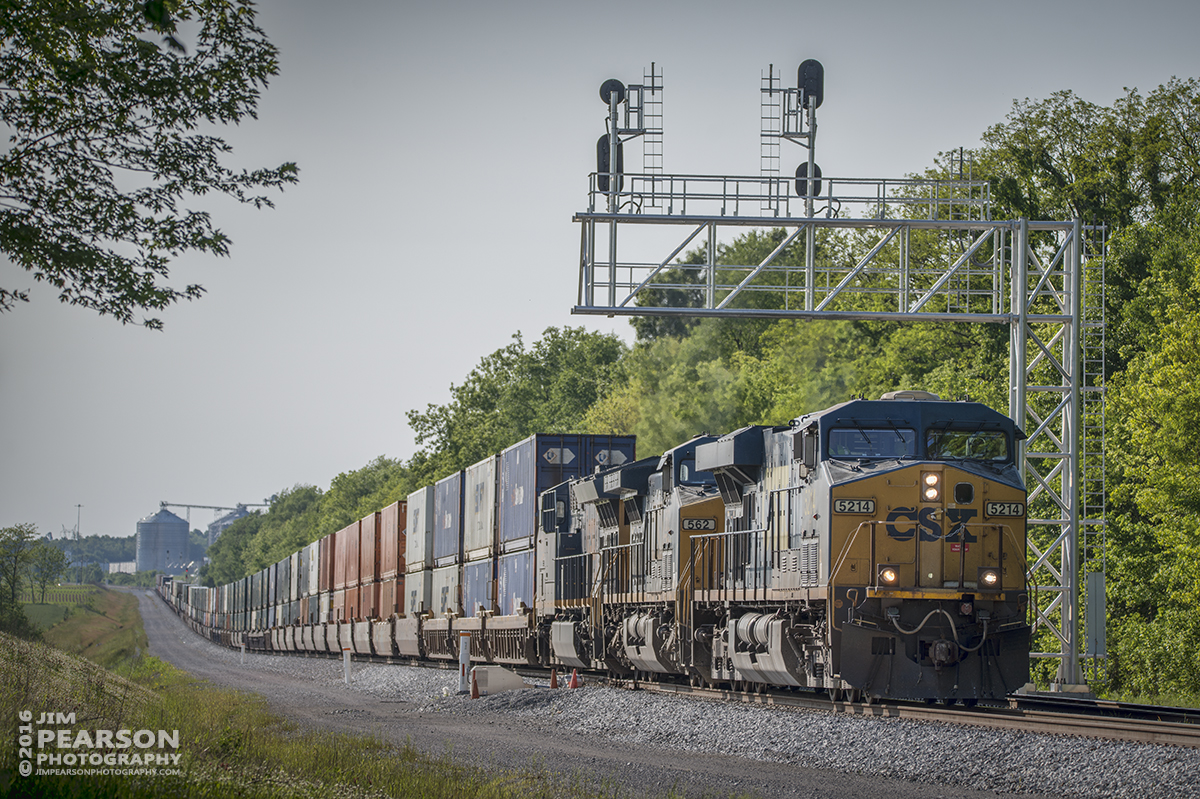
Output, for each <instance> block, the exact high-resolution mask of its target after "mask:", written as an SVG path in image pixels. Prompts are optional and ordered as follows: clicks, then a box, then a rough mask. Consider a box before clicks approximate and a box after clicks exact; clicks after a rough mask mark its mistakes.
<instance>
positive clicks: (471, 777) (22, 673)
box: [0, 592, 678, 799]
mask: <svg viewBox="0 0 1200 799" xmlns="http://www.w3.org/2000/svg"><path fill="white" fill-rule="evenodd" d="M105 594H112V595H114V596H105ZM124 598H128V599H132V600H133V602H134V604H133V611H132V613H133V617H134V618H133V619H132V620H131V619H130V617H129V615H128V614H129V606H128V605H127V604H126V603H125V602H124V601H123V599H124ZM45 637H46V639H47V640H51V641H65V642H67V643H69V644H70V645H71V646H72V647H73V648H74V649H75V650H76V651H78V652H80V653H82V654H83V655H84V656H86V658H87V659H85V658H84V657H79V656H76V655H72V654H69V653H67V652H63V651H60V650H56V649H54V648H52V647H50V646H48V645H46V644H42V643H37V642H27V641H21V640H18V639H15V638H11V637H9V636H5V635H3V634H0V717H2V718H5V719H10V720H13V719H16V718H18V713H20V712H21V711H28V712H31V713H33V714H34V715H33V718H34V719H37V718H38V717H39V714H40V713H42V712H48V713H71V712H74V713H76V720H77V725H76V728H77V729H86V730H89V731H93V730H99V729H109V730H119V729H130V730H140V729H149V730H167V731H171V730H178V731H179V741H180V747H179V754H180V756H181V759H180V763H179V769H180V770H181V773H180V774H178V775H163V774H160V775H154V776H149V775H147V776H133V775H119V776H116V775H109V776H104V775H89V776H77V775H75V776H63V775H50V776H47V775H42V776H38V775H32V776H29V777H19V776H17V768H16V767H17V758H18V755H17V753H18V747H17V740H16V732H17V730H16V726H17V725H16V724H15V723H11V722H10V723H6V724H3V725H0V795H15V794H19V795H21V796H28V797H120V798H121V799H155V798H157V797H175V796H188V797H199V798H200V799H203V798H204V797H213V798H214V799H217V798H218V797H220V798H222V799H223V798H224V797H245V798H246V799H268V798H270V799H275V798H276V797H278V798H280V799H291V797H296V798H297V799H299V798H300V797H338V798H341V797H345V798H347V799H349V798H351V797H381V796H389V797H391V796H402V797H428V799H460V797H482V798H483V799H526V797H529V798H531V799H550V798H551V797H566V798H567V799H621V798H622V797H626V796H629V794H628V793H627V792H626V791H624V790H623V789H620V788H619V787H615V786H612V785H601V786H596V785H592V784H589V783H587V782H586V781H585V780H584V779H583V778H582V777H579V776H575V777H567V776H563V775H562V774H559V773H556V772H552V771H550V770H548V769H544V768H526V769H520V770H497V769H495V768H492V769H487V770H483V769H479V768H474V767H469V766H464V765H460V764H458V763H456V762H455V761H454V759H453V757H452V754H451V753H450V752H449V751H447V752H446V753H445V754H443V755H441V756H430V755H427V754H425V753H424V752H421V751H419V750H417V749H416V748H414V747H412V746H411V745H407V744H406V745H399V746H398V745H395V744H392V743H389V742H386V741H383V740H381V739H379V738H374V737H370V736H362V735H345V734H337V733H329V732H319V731H318V732H314V731H306V730H302V729H300V728H298V727H297V726H296V725H295V724H294V723H292V722H290V721H288V720H287V719H285V718H283V717H281V716H278V715H275V714H273V713H272V712H271V711H270V710H269V709H268V707H267V704H266V700H264V699H263V698H262V697H259V696H257V695H253V694H244V693H238V692H235V691H231V690H228V689H224V688H220V687H217V686H213V685H210V684H208V683H204V682H198V681H196V679H195V678H194V677H192V676H191V675H189V674H187V673H186V672H183V671H180V670H178V669H176V668H175V667H174V666H172V665H170V664H169V663H166V662H164V661H161V660H158V659H157V658H154V657H150V656H148V655H145V654H144V649H145V633H144V631H143V630H142V628H141V619H140V616H138V615H137V611H136V598H135V597H132V596H130V595H127V594H121V593H119V592H104V593H103V594H100V595H98V596H97V597H96V601H95V603H94V608H93V609H92V610H90V611H84V610H80V611H77V612H73V613H72V615H71V618H70V619H68V620H67V621H66V622H64V623H62V624H60V625H57V626H56V627H53V628H51V629H50V630H49V631H48V632H47V634H46V636H45ZM139 640H140V641H141V644H140V647H141V650H142V653H140V654H139V653H138V652H137V651H136V647H137V646H138V645H137V644H134V646H135V651H134V652H133V655H132V656H130V657H126V658H124V659H123V660H122V659H121V658H122V653H125V652H128V651H129V648H130V642H136V641H139ZM91 660H95V661H97V663H93V662H90V661H91ZM98 662H108V663H112V664H113V665H116V664H120V666H119V670H120V673H121V675H124V676H119V675H118V674H116V673H113V672H112V671H109V670H107V669H105V668H102V667H101V666H100V665H98ZM151 751H155V752H156V753H157V750H151ZM676 796H678V794H676V793H675V792H672V793H670V794H667V797H676Z"/></svg>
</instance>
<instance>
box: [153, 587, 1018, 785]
mask: <svg viewBox="0 0 1200 799" xmlns="http://www.w3.org/2000/svg"><path fill="white" fill-rule="evenodd" d="M137 594H138V599H139V604H140V610H141V614H142V620H143V623H144V626H145V629H146V635H147V637H148V639H149V644H150V653H151V654H153V655H155V656H157V657H160V658H162V659H164V660H167V661H169V662H170V663H172V664H174V665H175V666H177V667H179V668H181V669H184V670H186V671H188V672H190V673H191V674H193V675H195V676H197V677H200V678H203V679H206V680H209V681H210V682H213V683H217V684H220V685H225V686H229V687H232V688H237V689H239V690H244V691H252V692H255V693H258V694H261V695H262V696H264V697H266V699H267V700H268V702H269V703H270V705H271V707H272V709H273V710H274V711H276V712H277V713H280V714H281V715H285V716H287V717H288V718H291V719H293V720H295V721H296V722H298V723H300V724H302V725H304V726H307V727H311V728H321V729H328V730H336V731H341V732H352V733H367V734H374V735H378V736H380V737H382V738H384V739H386V740H389V741H392V742H394V743H398V744H402V743H404V742H405V741H409V742H411V743H412V744H413V745H414V746H416V747H417V748H419V749H421V750H424V751H426V752H429V753H431V754H434V755H440V754H443V753H445V752H446V751H447V749H450V750H452V752H453V756H454V758H455V760H456V761H458V762H462V763H471V764H475V765H479V766H483V767H488V766H489V765H494V766H499V767H502V768H523V767H534V768H539V769H540V768H545V769H549V770H553V771H555V772H559V773H562V774H563V775H565V776H568V777H571V776H579V777H582V778H583V779H584V780H587V781H589V782H594V783H596V784H600V785H608V786H612V785H619V786H622V787H623V788H625V789H626V790H628V791H629V792H630V793H631V794H633V795H635V796H651V797H652V796H659V795H663V794H665V793H666V792H668V791H670V790H671V789H672V788H674V789H675V790H677V791H679V792H680V793H683V794H684V795H686V796H689V797H693V796H695V797H699V796H708V797H713V796H724V795H749V796H755V795H757V796H762V797H804V798H805V799H864V797H874V796H888V797H892V798H893V799H937V798H938V797H946V799H949V798H950V797H955V798H956V799H957V798H959V797H961V798H962V799H983V797H988V798H989V799H995V798H996V797H998V796H1003V795H1002V794H996V793H992V792H981V791H970V790H966V791H965V790H963V789H962V788H961V787H955V786H935V785H928V784H922V783H914V782H905V781H901V780H892V779H881V778H877V777H864V776H860V775H855V774H844V773H839V772H831V771H819V770H813V769H805V768H801V767H797V766H794V765H776V764H771V763H763V762H758V761H753V760H747V759H744V758H739V757H731V756H720V755H711V754H703V755H701V754H693V753H688V752H680V751H677V750H665V749H652V748H647V747H633V746H629V745H625V744H622V743H620V742H612V741H598V740H594V739H592V738H591V737H589V736H585V735H583V734H579V733H573V734H566V735H564V734H563V733H562V732H561V730H553V729H552V728H551V727H550V725H547V726H546V727H545V728H543V727H542V726H540V725H539V724H538V723H537V722H536V720H532V721H531V720H526V719H517V718H513V717H512V716H507V715H506V716H497V717H496V719H495V720H494V721H490V722H488V723H481V722H480V720H479V719H478V718H463V717H459V716H455V715H452V714H437V713H428V712H417V711H416V709H415V708H414V707H413V706H412V703H408V702H398V701H388V700H381V699H379V698H378V697H375V696H371V695H370V694H366V693H362V692H359V691H355V690H351V689H347V688H345V687H344V686H341V685H340V684H338V683H337V682H336V680H337V679H338V678H339V677H340V675H341V668H342V667H341V664H340V662H338V661H336V660H333V659H330V660H318V659H315V658H305V659H303V665H304V669H303V671H306V672H308V674H309V676H305V677H301V676H296V675H292V674H287V673H284V672H283V671H281V670H280V669H286V668H287V666H288V664H287V663H282V664H278V663H276V664H274V665H275V668H272V669H270V670H266V669H261V668H254V667H253V665H252V661H253V660H255V659H258V658H264V657H270V658H272V659H274V660H277V661H278V660H284V661H295V660H297V659H296V658H290V657H284V656H268V655H257V656H253V658H252V657H251V656H249V655H248V656H247V658H248V664H247V666H245V667H243V666H240V664H239V661H238V658H237V656H236V655H233V656H232V657H231V653H230V651H229V650H227V649H224V648H222V647H220V646H217V645H215V644H212V643H210V642H208V641H205V640H204V639H203V638H201V637H200V636H198V635H196V634H195V633H193V632H192V631H191V630H189V629H188V628H187V627H186V626H185V625H184V624H183V623H182V622H181V621H180V620H179V619H178V617H176V616H175V615H174V614H173V613H171V611H170V609H169V608H168V607H167V606H166V605H165V604H164V603H163V602H162V601H161V600H160V599H159V598H158V597H157V596H155V595H154V594H153V593H152V592H150V591H138V592H137ZM260 662H261V661H260ZM314 669H315V671H314ZM326 670H327V671H328V674H326V673H325V672H326ZM314 673H316V674H318V675H319V679H314V677H313V676H311V675H312V674H314ZM630 723H631V724H635V723H636V719H631V720H630ZM1013 796H1016V795H1013ZM1020 796H1022V797H1024V799H1030V795H1029V794H1021V795H1020Z"/></svg>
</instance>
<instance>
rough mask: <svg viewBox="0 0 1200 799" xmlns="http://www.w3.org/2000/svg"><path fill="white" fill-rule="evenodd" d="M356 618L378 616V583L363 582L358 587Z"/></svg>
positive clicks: (374, 617)
mask: <svg viewBox="0 0 1200 799" xmlns="http://www.w3.org/2000/svg"><path fill="white" fill-rule="evenodd" d="M355 618H358V619H377V618H379V583H378V582H371V583H364V584H362V585H361V586H359V588H358V616H356V617H355Z"/></svg>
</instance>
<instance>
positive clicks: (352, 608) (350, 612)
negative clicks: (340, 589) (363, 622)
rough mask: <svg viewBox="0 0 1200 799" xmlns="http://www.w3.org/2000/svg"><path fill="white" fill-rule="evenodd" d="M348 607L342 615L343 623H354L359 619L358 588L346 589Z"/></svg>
mask: <svg viewBox="0 0 1200 799" xmlns="http://www.w3.org/2000/svg"><path fill="white" fill-rule="evenodd" d="M345 601H346V607H345V611H344V612H343V613H342V621H354V620H355V619H357V618H358V610H359V604H358V586H357V585H356V586H352V587H349V588H347V589H346V600H345Z"/></svg>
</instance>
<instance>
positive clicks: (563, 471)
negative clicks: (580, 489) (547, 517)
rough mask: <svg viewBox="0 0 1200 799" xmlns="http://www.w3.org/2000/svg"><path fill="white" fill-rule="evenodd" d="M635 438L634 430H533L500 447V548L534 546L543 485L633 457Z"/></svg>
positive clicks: (614, 464)
mask: <svg viewBox="0 0 1200 799" xmlns="http://www.w3.org/2000/svg"><path fill="white" fill-rule="evenodd" d="M636 443H637V440H636V438H635V437H634V436H576V435H548V434H545V433H538V434H536V435H533V436H530V437H529V438H527V439H525V440H524V441H519V442H517V443H516V444H513V445H512V446H511V447H509V448H508V449H506V450H504V452H502V453H500V525H499V527H500V551H501V552H515V551H517V550H520V549H530V548H532V547H533V541H534V536H535V534H536V531H537V526H538V514H539V510H540V507H539V505H538V498H539V497H540V496H541V494H542V492H543V491H546V490H547V489H550V488H553V487H554V486H556V485H558V484H559V483H563V482H566V481H567V480H571V479H574V478H576V477H582V476H584V475H588V474H591V473H593V472H595V471H596V470H597V469H607V468H609V467H612V466H619V465H621V464H623V463H629V462H632V461H633V460H634V458H635V449H636Z"/></svg>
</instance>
